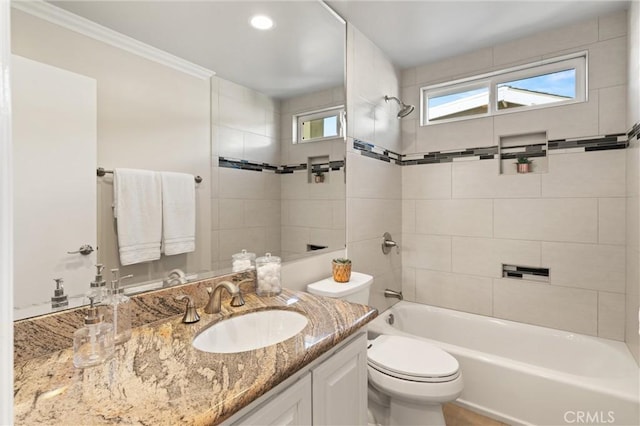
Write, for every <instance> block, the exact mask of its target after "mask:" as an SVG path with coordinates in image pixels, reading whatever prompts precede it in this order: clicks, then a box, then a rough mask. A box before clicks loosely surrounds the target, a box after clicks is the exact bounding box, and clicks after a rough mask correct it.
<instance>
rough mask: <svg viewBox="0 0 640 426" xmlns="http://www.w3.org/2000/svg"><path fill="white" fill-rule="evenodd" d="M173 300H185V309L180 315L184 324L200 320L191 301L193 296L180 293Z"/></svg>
mask: <svg viewBox="0 0 640 426" xmlns="http://www.w3.org/2000/svg"><path fill="white" fill-rule="evenodd" d="M175 300H176V301H178V302H180V301H183V300H186V301H187V310H186V311H185V313H184V316H183V317H182V322H183V323H185V324H191V323H194V322H198V321H200V315H198V311H196V305H195V303H193V298H192V297H191V296H188V295H186V294H181V295H179V296H176V297H175Z"/></svg>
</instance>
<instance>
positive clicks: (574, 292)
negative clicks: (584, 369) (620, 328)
mask: <svg viewBox="0 0 640 426" xmlns="http://www.w3.org/2000/svg"><path fill="white" fill-rule="evenodd" d="M493 314H494V316H495V317H497V318H504V319H508V320H512V321H519V322H525V323H528V324H535V325H541V326H544V327H551V328H557V329H560V330H567V331H574V332H577V333H584V334H589V335H592V336H596V335H597V334H598V293H597V292H595V291H591V290H582V289H574V288H566V287H557V286H551V285H549V284H540V283H536V282H532V281H525V280H513V279H498V280H494V281H493Z"/></svg>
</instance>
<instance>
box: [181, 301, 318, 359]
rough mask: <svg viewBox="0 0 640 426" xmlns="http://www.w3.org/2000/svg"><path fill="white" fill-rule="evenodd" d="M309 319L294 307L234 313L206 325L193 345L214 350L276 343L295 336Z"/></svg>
mask: <svg viewBox="0 0 640 426" xmlns="http://www.w3.org/2000/svg"><path fill="white" fill-rule="evenodd" d="M308 322H309V320H308V319H307V317H305V316H304V315H302V314H299V313H297V312H293V311H285V310H280V309H272V310H266V311H258V312H251V313H248V314H244V315H239V316H237V317H232V318H229V319H226V320H223V321H220V322H218V323H215V324H214V325H212V326H211V327H209V328H206V329H204V330H203V331H202V332H200V334H198V335H197V336H196V337H195V339H193V347H194V348H196V349H198V350H201V351H205V352H213V353H223V354H227V353H236V352H245V351H251V350H254V349H260V348H264V347H266V346H270V345H275V344H276V343H280V342H282V341H284V340H287V339H288V338H290V337H293V336H295V335H296V334H298V333H299V332H300V331H302V329H303V328H305V327H306V325H307V323H308Z"/></svg>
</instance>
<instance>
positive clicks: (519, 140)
mask: <svg viewBox="0 0 640 426" xmlns="http://www.w3.org/2000/svg"><path fill="white" fill-rule="evenodd" d="M547 152H548V140H547V132H537V133H526V134H521V135H510V136H500V141H499V144H498V155H499V156H500V174H502V175H515V174H518V172H517V167H516V164H515V163H516V162H517V161H518V157H522V156H524V157H527V158H529V160H531V161H532V170H531V172H530V173H547V171H548V170H549V160H548V157H547Z"/></svg>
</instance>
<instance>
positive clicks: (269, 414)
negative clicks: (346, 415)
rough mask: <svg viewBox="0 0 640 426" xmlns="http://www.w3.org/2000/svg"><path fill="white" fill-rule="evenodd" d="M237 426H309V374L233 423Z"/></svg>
mask: <svg viewBox="0 0 640 426" xmlns="http://www.w3.org/2000/svg"><path fill="white" fill-rule="evenodd" d="M234 424H238V425H246V426H251V425H256V426H257V425H265V426H266V425H269V426H271V425H274V426H275V425H287V426H288V425H292V426H293V425H310V424H311V373H307V374H306V375H305V376H304V377H302V378H301V379H300V380H298V381H297V382H296V383H294V384H293V385H291V386H289V387H288V388H287V389H286V390H284V391H283V392H282V393H280V394H278V395H276V396H274V397H272V398H271V399H269V400H268V401H267V402H266V403H265V405H264V406H262V407H260V408H258V409H256V410H255V411H254V412H252V413H250V414H248V415H247V416H246V417H243V418H242V419H241V420H240V421H238V422H236V423H234Z"/></svg>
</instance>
